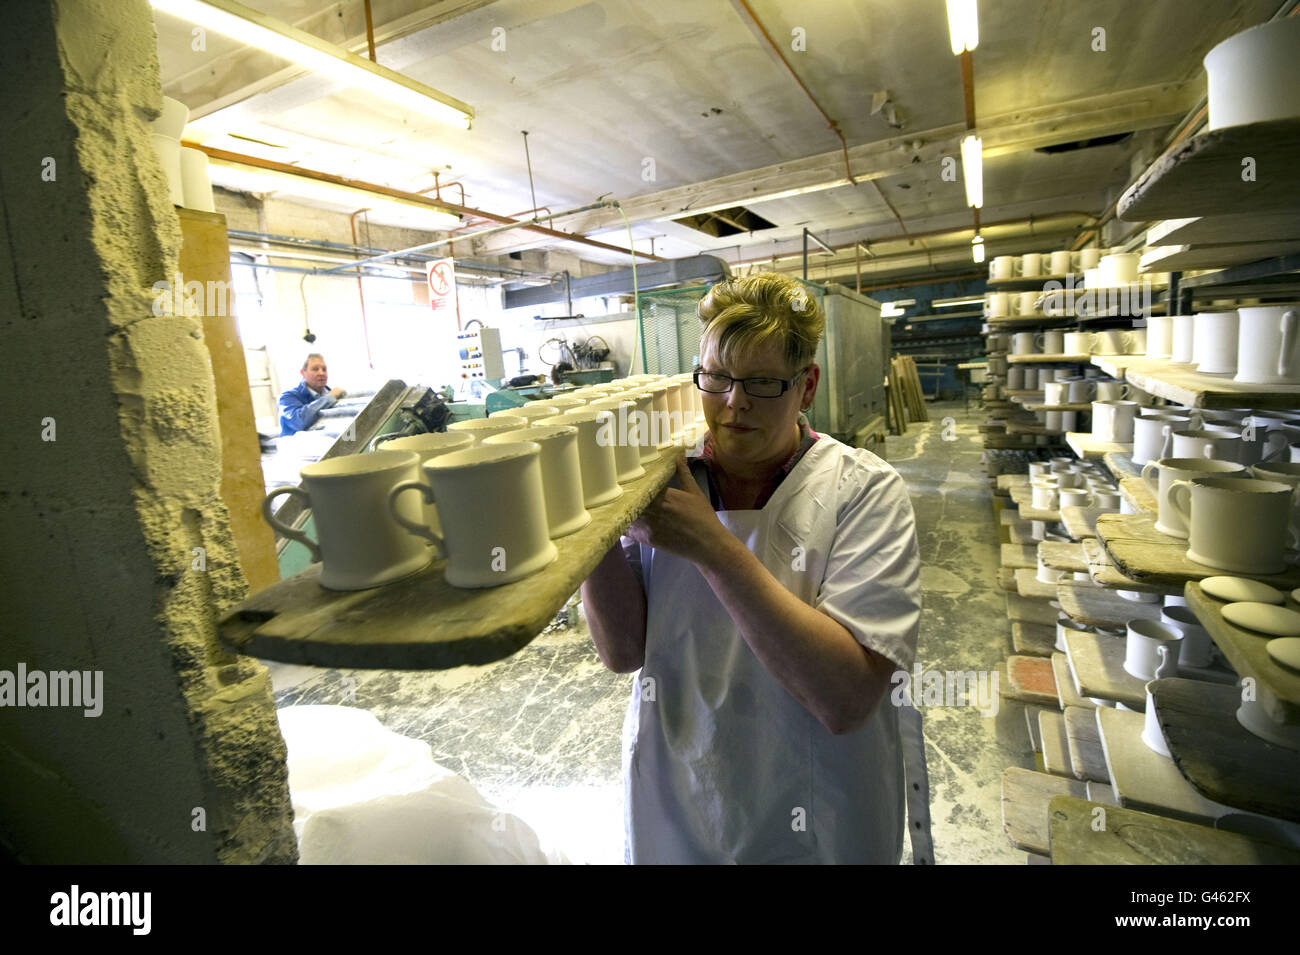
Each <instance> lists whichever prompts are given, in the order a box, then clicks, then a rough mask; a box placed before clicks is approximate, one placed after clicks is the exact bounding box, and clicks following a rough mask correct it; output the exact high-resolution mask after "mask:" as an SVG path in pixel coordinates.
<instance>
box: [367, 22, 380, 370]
mask: <svg viewBox="0 0 1300 955" xmlns="http://www.w3.org/2000/svg"><path fill="white" fill-rule="evenodd" d="M366 45H367V46H369V47H370V62H371V63H377V62H378V60H376V59H375V21H374V18H373V17H372V16H371V15H370V0H366ZM371 367H374V366H373V365H372V366H371Z"/></svg>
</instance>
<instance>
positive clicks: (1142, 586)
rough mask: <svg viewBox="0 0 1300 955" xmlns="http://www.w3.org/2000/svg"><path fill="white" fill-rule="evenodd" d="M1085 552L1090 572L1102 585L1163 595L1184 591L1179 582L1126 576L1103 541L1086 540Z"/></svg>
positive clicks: (1096, 581)
mask: <svg viewBox="0 0 1300 955" xmlns="http://www.w3.org/2000/svg"><path fill="white" fill-rule="evenodd" d="M1084 553H1085V554H1087V555H1088V573H1089V574H1090V575H1091V576H1092V579H1093V582H1094V583H1096V584H1097V585H1098V586H1100V587H1105V588H1107V589H1113V590H1130V591H1136V592H1138V593H1149V594H1161V595H1177V594H1181V593H1182V592H1183V588H1182V587H1181V586H1179V585H1178V584H1163V583H1152V582H1150V581H1145V580H1134V579H1133V578H1132V577H1125V576H1124V575H1123V574H1121V573H1120V572H1119V570H1118V569H1117V568H1116V567H1115V563H1114V561H1112V560H1111V559H1110V555H1109V554H1107V553H1106V549H1105V548H1104V547H1103V546H1102V545H1101V541H1098V540H1088V541H1084Z"/></svg>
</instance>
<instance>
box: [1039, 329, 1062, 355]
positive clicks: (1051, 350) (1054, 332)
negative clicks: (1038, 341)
mask: <svg viewBox="0 0 1300 955" xmlns="http://www.w3.org/2000/svg"><path fill="white" fill-rule="evenodd" d="M1041 338H1042V347H1043V354H1044V355H1060V354H1064V350H1065V332H1063V331H1061V330H1060V329H1058V328H1053V329H1048V330H1047V331H1045V332H1043V333H1042V335H1041Z"/></svg>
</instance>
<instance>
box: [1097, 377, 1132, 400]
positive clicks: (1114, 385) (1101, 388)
mask: <svg viewBox="0 0 1300 955" xmlns="http://www.w3.org/2000/svg"><path fill="white" fill-rule="evenodd" d="M1132 390H1133V389H1132V388H1130V387H1129V384H1128V382H1126V381H1116V380H1115V379H1113V378H1106V379H1102V380H1099V381H1098V382H1097V389H1096V391H1097V399H1096V400H1097V401H1123V400H1124V399H1125V398H1127V397H1128V396H1129V393H1130V392H1131V391H1132Z"/></svg>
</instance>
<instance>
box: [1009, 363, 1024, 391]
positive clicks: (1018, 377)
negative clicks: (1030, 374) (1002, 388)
mask: <svg viewBox="0 0 1300 955" xmlns="http://www.w3.org/2000/svg"><path fill="white" fill-rule="evenodd" d="M1007 387H1008V388H1009V389H1010V390H1012V391H1024V390H1025V366H1024V365H1008V366H1007Z"/></svg>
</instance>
